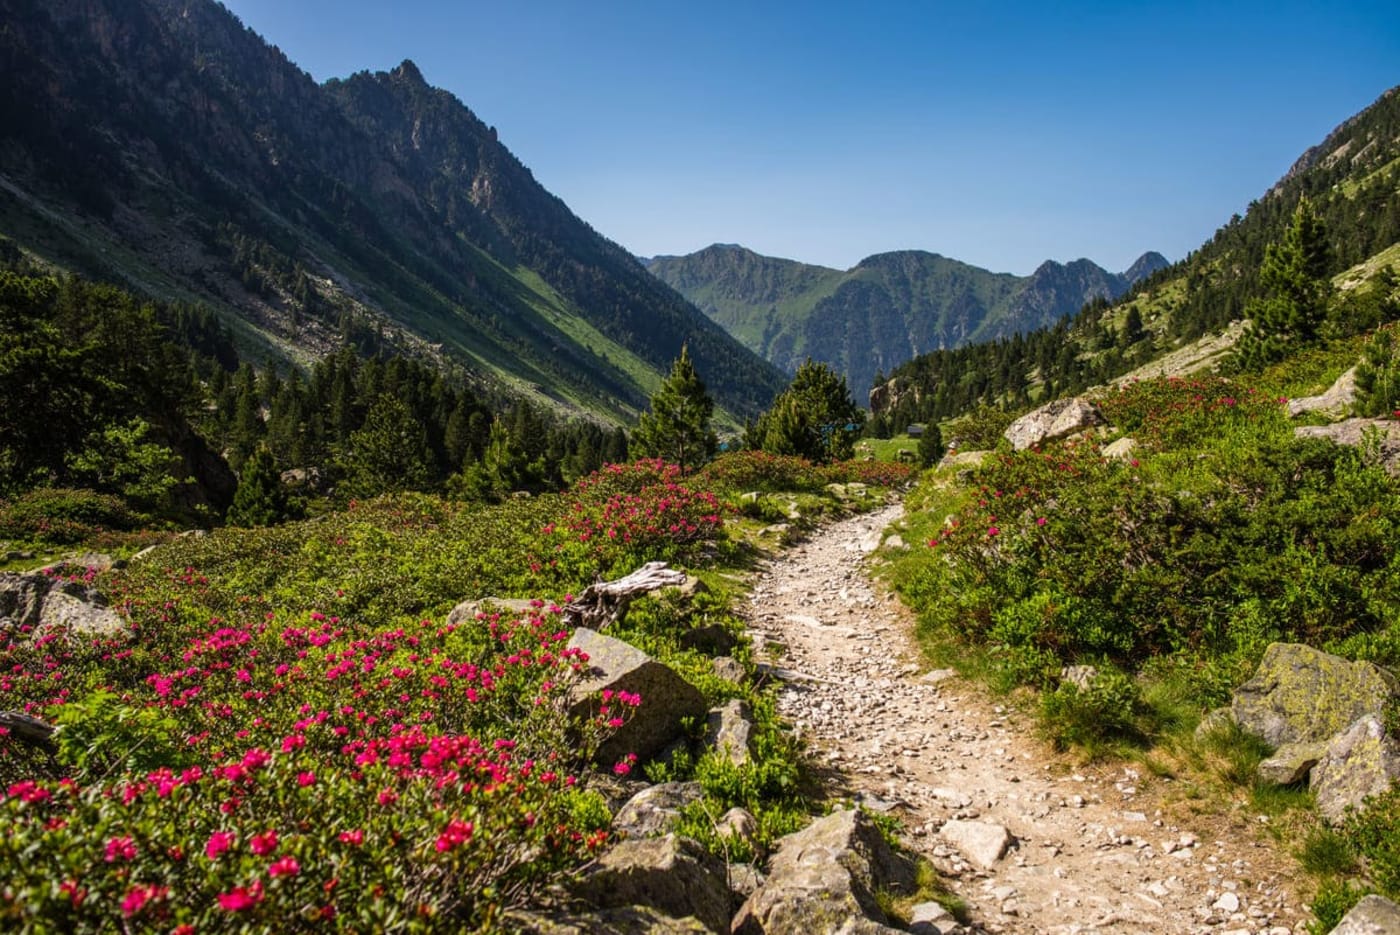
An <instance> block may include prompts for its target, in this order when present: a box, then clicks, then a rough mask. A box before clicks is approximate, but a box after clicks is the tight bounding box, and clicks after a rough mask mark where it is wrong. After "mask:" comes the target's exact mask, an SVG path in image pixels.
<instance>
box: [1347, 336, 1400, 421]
mask: <svg viewBox="0 0 1400 935" xmlns="http://www.w3.org/2000/svg"><path fill="white" fill-rule="evenodd" d="M1356 410H1357V412H1359V413H1360V414H1361V415H1365V416H1380V415H1388V414H1390V413H1393V412H1400V344H1397V343H1396V340H1395V328H1382V329H1381V330H1379V331H1377V332H1376V333H1375V335H1374V336H1373V337H1372V338H1371V340H1370V341H1369V342H1367V344H1366V350H1365V351H1364V352H1363V353H1362V357H1361V363H1359V364H1358V365H1357V367H1356Z"/></svg>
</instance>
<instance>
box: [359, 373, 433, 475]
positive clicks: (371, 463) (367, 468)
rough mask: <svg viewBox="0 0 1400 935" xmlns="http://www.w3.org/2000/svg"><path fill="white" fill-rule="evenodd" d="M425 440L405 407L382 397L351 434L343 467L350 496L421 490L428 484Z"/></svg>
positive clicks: (428, 473)
mask: <svg viewBox="0 0 1400 935" xmlns="http://www.w3.org/2000/svg"><path fill="white" fill-rule="evenodd" d="M429 460H430V454H429V451H428V437H427V434H426V433H425V432H424V431H423V426H422V425H420V424H419V423H418V421H417V420H416V419H414V417H413V413H412V412H410V411H409V409H408V406H406V405H405V404H404V402H403V401H402V400H400V399H398V398H397V397H395V396H390V395H388V394H384V395H381V396H380V397H379V398H377V399H376V400H375V401H374V405H372V406H370V409H369V413H368V414H367V415H366V416H365V424H364V425H363V426H362V427H361V428H360V429H358V430H357V431H354V432H351V433H350V440H349V442H348V443H347V444H346V446H345V451H344V457H343V467H344V470H345V478H346V479H345V487H346V491H347V492H348V493H349V494H350V495H351V496H356V497H372V496H375V495H377V494H381V493H392V492H398V491H402V490H423V489H424V488H426V487H427V486H428V484H429V482H430V479H431V476H432V472H431V469H430V467H429Z"/></svg>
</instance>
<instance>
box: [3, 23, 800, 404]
mask: <svg viewBox="0 0 1400 935" xmlns="http://www.w3.org/2000/svg"><path fill="white" fill-rule="evenodd" d="M0 15H3V21H4V23H5V28H4V29H3V30H0V68H2V69H3V72H4V74H5V75H6V76H7V77H6V81H5V82H4V83H3V86H0V125H3V126H4V127H5V131H4V136H3V142H2V143H0V234H4V235H6V236H8V237H9V238H11V239H12V240H13V241H14V242H15V243H16V244H18V245H19V246H20V247H21V248H23V249H24V250H25V251H26V252H27V253H29V254H30V255H31V256H33V257H34V258H36V259H37V260H39V261H40V262H42V263H45V264H47V265H49V266H51V267H54V268H57V269H60V270H68V271H72V272H75V273H78V274H81V275H84V276H87V277H90V278H94V279H100V280H107V281H113V282H116V283H119V284H121V285H123V286H125V287H128V288H131V289H134V290H136V291H138V292H141V293H145V294H148V295H150V296H152V297H154V298H157V299H161V300H166V301H183V302H198V303H201V304H204V305H207V306H209V307H211V308H212V309H213V310H214V311H215V312H216V313H218V314H219V315H220V317H221V318H223V319H224V320H225V322H226V323H227V324H228V325H229V326H230V327H231V328H232V329H233V331H234V334H235V336H236V338H237V339H238V341H239V344H240V346H241V348H242V349H243V350H244V351H245V352H249V353H252V354H253V355H254V356H255V357H259V358H262V359H263V360H266V361H273V362H275V361H284V362H285V361H297V362H299V363H302V364H305V363H307V362H309V361H310V360H312V359H316V358H320V357H323V356H325V355H326V354H328V353H330V352H332V351H333V350H334V349H336V348H337V347H339V346H343V345H344V344H346V343H352V344H356V345H357V346H360V347H361V348H362V349H369V350H378V349H384V350H391V351H397V352H404V353H409V354H411V355H412V356H415V357H418V358H420V359H424V360H429V361H432V362H434V363H436V364H438V365H440V366H441V367H443V368H445V369H448V370H464V371H465V372H466V373H467V374H468V375H469V376H471V377H472V378H473V382H474V384H475V385H477V386H478V387H479V388H481V389H486V390H488V391H497V392H505V393H507V394H508V395H512V396H516V397H524V398H527V399H534V400H536V401H537V402H545V403H546V404H548V405H549V406H550V407H551V408H554V409H557V410H561V411H564V412H574V413H591V414H594V415H596V416H602V417H604V418H607V419H610V420H614V421H626V420H630V419H631V418H632V417H633V416H634V415H635V414H636V413H637V412H638V411H639V410H640V409H642V408H643V407H644V406H645V403H646V399H647V397H648V395H649V393H650V392H651V391H652V390H654V389H655V387H656V386H657V385H658V384H659V382H660V379H661V375H662V374H663V373H664V372H665V371H666V370H667V368H668V367H669V366H670V363H671V361H672V360H673V359H674V358H675V357H676V355H677V354H678V353H679V351H680V348H681V345H682V343H686V342H688V344H689V349H690V356H691V358H692V359H693V360H694V361H695V365H696V367H697V369H698V370H699V371H700V372H701V373H702V374H703V375H704V377H705V379H706V381H707V383H708V385H709V386H710V388H711V391H712V392H713V393H714V394H715V397H716V399H717V401H718V403H719V404H720V406H721V407H723V408H724V409H725V410H726V411H727V412H728V413H729V416H730V417H731V418H734V419H739V418H743V417H745V416H748V415H752V414H754V413H756V412H757V411H758V410H760V409H761V408H762V407H763V406H765V405H766V404H767V403H768V402H769V401H770V400H771V399H772V397H773V396H774V395H775V393H776V392H777V390H778V389H779V388H780V387H781V384H782V378H781V375H780V374H779V372H778V371H777V370H776V369H775V368H773V367H771V366H770V365H768V364H767V363H766V362H764V361H762V360H761V359H759V358H758V357H756V356H755V355H753V354H751V353H750V352H749V351H747V350H745V349H744V348H743V347H741V346H740V345H738V344H737V343H736V342H734V341H733V340H732V339H731V338H729V336H728V335H727V334H726V333H725V332H724V331H723V329H721V328H719V327H718V326H716V325H714V324H713V323H711V322H710V321H709V320H708V319H706V318H705V317H704V316H703V315H701V314H699V313H698V312H697V311H696V310H695V309H694V308H693V307H692V306H690V305H689V304H688V303H687V302H685V300H683V299H682V298H681V297H680V296H678V295H676V294H675V293H674V292H673V291H671V290H670V289H668V288H666V287H665V286H664V285H662V284H661V283H660V282H658V281H657V280H656V279H655V278H654V277H652V276H649V275H648V274H647V273H646V271H645V270H644V269H643V268H642V266H641V265H640V264H638V263H637V262H636V260H635V259H634V258H633V257H631V256H630V255H629V254H628V253H627V252H626V251H624V250H623V249H621V248H620V247H618V246H617V245H616V244H614V243H612V242H611V241H609V240H607V239H605V238H604V237H602V236H601V235H599V234H598V233H597V232H595V231H594V230H593V229H592V228H590V227H589V226H588V225H587V224H586V223H584V222H583V221H581V220H580V219H579V218H577V217H576V216H575V215H574V214H572V213H571V212H570V211H569V209H568V207H567V206H566V205H565V204H564V203H563V202H562V201H560V200H559V199H558V198H556V197H554V196H553V195H551V194H550V193H549V192H548V191H546V190H545V189H544V188H543V187H542V186H541V185H540V184H539V183H538V182H537V181H536V180H535V179H534V177H533V176H532V175H531V173H530V171H529V170H528V169H527V168H526V167H525V166H523V165H522V164H521V163H520V162H519V160H517V159H516V158H515V157H514V156H513V155H511V153H510V152H509V151H508V150H507V149H506V148H505V147H504V146H502V145H501V144H500V142H499V141H498V140H497V138H496V133H495V130H494V129H493V128H491V127H488V126H486V125H485V124H483V123H482V122H481V121H480V120H478V119H477V118H476V116H475V115H473V114H472V113H471V111H470V110H468V109H467V108H466V107H465V106H463V105H462V104H461V102H459V101H458V100H457V99H456V98H454V97H453V96H452V95H450V94H448V93H446V92H444V91H441V90H437V89H434V88H432V87H430V86H429V85H428V84H427V83H426V82H425V81H424V80H423V77H422V75H421V74H420V73H419V72H418V69H417V68H416V67H414V65H413V64H412V63H411V62H405V63H404V64H403V65H401V66H400V67H398V68H396V69H394V70H393V71H392V72H389V73H383V72H381V73H376V74H370V73H368V72H362V73H359V74H356V75H354V76H352V77H350V78H348V79H346V80H339V81H330V82H327V83H326V84H324V85H318V84H316V83H315V82H314V81H313V80H312V79H311V77H310V76H309V75H307V74H306V73H304V72H303V71H301V70H300V69H298V68H297V67H296V66H295V65H294V64H293V63H292V62H290V61H289V60H288V59H287V58H286V57H285V56H284V55H283V54H282V53H281V52H280V51H279V50H278V49H277V48H276V47H274V46H271V45H269V44H267V43H266V42H265V41H264V40H263V39H261V38H260V37H259V36H258V35H256V34H255V33H253V32H252V31H251V30H248V29H246V28H244V27H243V26H242V25H241V24H240V23H239V21H238V20H237V18H236V17H234V16H233V15H232V14H230V13H229V12H228V11H227V10H226V9H224V8H223V7H221V6H220V5H218V4H216V3H214V2H212V0H188V2H187V0H179V2H176V0H95V2H77V0H58V2H43V3H40V2H36V0H0Z"/></svg>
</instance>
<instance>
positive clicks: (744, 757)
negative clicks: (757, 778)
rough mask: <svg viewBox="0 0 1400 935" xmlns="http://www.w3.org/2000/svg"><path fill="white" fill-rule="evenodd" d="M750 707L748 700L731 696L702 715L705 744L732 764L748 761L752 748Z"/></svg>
mask: <svg viewBox="0 0 1400 935" xmlns="http://www.w3.org/2000/svg"><path fill="white" fill-rule="evenodd" d="M752 734H753V711H752V710H750V708H749V706H748V703H747V702H744V701H741V700H739V699H738V698H731V699H730V700H729V701H726V702H725V703H724V704H722V705H720V706H719V707H717V708H711V709H710V712H709V713H708V714H707V715H705V744H706V746H709V747H712V748H714V750H715V751H716V752H718V753H719V755H720V756H722V757H724V758H725V759H726V760H728V761H729V762H730V763H733V764H734V765H735V766H743V765H744V764H745V763H747V762H748V761H749V754H750V753H751V752H752V751H753V739H752V736H751V735H752Z"/></svg>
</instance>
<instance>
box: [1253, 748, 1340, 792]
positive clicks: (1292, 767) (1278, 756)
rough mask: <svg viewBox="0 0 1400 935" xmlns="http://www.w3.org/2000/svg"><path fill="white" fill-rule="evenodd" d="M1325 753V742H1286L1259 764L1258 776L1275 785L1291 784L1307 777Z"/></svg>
mask: <svg viewBox="0 0 1400 935" xmlns="http://www.w3.org/2000/svg"><path fill="white" fill-rule="evenodd" d="M1326 755H1327V744H1325V743H1286V744H1284V745H1283V746H1281V747H1279V748H1278V749H1277V750H1275V751H1274V753H1273V756H1270V757H1269V758H1268V759H1266V760H1264V761H1263V762H1262V763H1260V764H1259V778H1260V779H1262V780H1264V781H1265V782H1269V783H1273V784H1274V785H1276V786H1291V785H1293V784H1294V783H1298V782H1302V781H1303V780H1305V779H1307V778H1308V773H1310V772H1311V771H1312V768H1313V767H1314V766H1316V765H1317V764H1318V763H1319V762H1320V761H1321V760H1322V758H1323V757H1324V756H1326Z"/></svg>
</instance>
